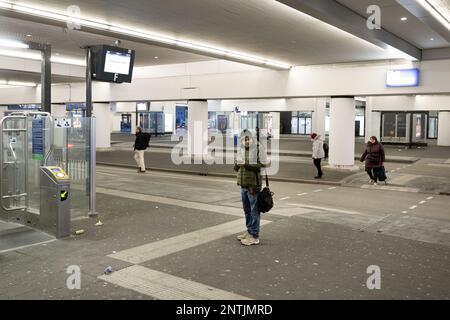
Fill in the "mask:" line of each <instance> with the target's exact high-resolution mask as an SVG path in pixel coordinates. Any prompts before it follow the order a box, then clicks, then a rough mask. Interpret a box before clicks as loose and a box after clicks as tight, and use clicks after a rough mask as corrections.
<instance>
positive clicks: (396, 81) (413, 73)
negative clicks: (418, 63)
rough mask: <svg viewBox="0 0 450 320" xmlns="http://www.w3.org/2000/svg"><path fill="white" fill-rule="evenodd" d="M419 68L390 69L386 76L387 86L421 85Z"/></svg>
mask: <svg viewBox="0 0 450 320" xmlns="http://www.w3.org/2000/svg"><path fill="white" fill-rule="evenodd" d="M419 74H420V71H419V69H417V68H415V69H399V70H389V71H388V72H387V77H386V86H387V87H390V88H393V87H417V86H418V85H419Z"/></svg>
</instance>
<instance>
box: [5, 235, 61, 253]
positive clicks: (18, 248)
mask: <svg viewBox="0 0 450 320" xmlns="http://www.w3.org/2000/svg"><path fill="white" fill-rule="evenodd" d="M53 241H56V239H50V240H46V241H42V242H38V243H32V244H27V245H25V246H20V247H15V248H11V249H6V250H2V251H0V254H1V253H6V252H10V251H16V250H21V249H26V248H30V247H34V246H38V245H40V244H46V243H50V242H53Z"/></svg>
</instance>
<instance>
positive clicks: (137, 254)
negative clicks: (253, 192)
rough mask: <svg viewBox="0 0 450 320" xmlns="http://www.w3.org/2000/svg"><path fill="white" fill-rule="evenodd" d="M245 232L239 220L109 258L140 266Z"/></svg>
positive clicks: (116, 254) (241, 220) (241, 221)
mask: <svg viewBox="0 0 450 320" xmlns="http://www.w3.org/2000/svg"><path fill="white" fill-rule="evenodd" d="M268 223H271V221H267V220H261V226H263V225H266V224H268ZM243 230H245V223H244V220H243V219H239V220H234V221H231V222H227V223H224V224H220V225H217V226H213V227H209V228H205V229H201V230H198V231H193V232H189V233H185V234H182V235H179V236H176V237H172V238H168V239H164V240H161V241H156V242H152V243H148V244H144V245H142V246H138V247H134V248H130V249H126V250H123V251H120V252H117V253H114V254H110V255H108V257H111V258H115V259H119V260H123V261H127V262H130V263H134V264H139V263H143V262H145V261H149V260H152V259H156V258H159V257H163V256H166V255H169V254H172V253H175V252H179V251H182V250H186V249H189V248H192V247H196V246H199V245H202V244H205V243H208V242H211V241H214V240H217V239H220V238H225V237H229V236H231V235H235V234H237V233H239V232H242V231H243Z"/></svg>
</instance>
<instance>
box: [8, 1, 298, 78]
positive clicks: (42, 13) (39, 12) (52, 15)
mask: <svg viewBox="0 0 450 320" xmlns="http://www.w3.org/2000/svg"><path fill="white" fill-rule="evenodd" d="M0 9H9V10H13V11H17V12H21V13H25V14H30V15H34V16H38V17H44V18H48V19H53V20H57V21H63V22H70V23H74V24H78V25H81V26H85V27H91V28H94V29H100V30H107V31H111V32H116V33H120V34H124V35H130V36H133V37H137V38H141V39H145V40H150V41H154V42H157V43H162V44H166V45H167V44H168V45H172V46H176V47H180V48H187V49H192V50H195V51H198V52H202V53H208V54H214V55H218V56H223V57H225V58H226V57H229V58H233V59H237V60H240V61H243V62H250V63H252V64H260V65H266V66H269V67H275V68H280V69H286V70H288V69H290V68H291V67H292V66H291V65H290V64H287V63H283V62H278V61H273V60H268V59H264V58H260V57H252V56H249V55H246V54H241V53H239V52H234V51H228V50H223V49H218V48H213V47H210V46H205V45H200V44H195V43H190V42H186V41H181V40H177V39H172V38H169V37H163V36H158V35H154V34H150V33H147V32H145V31H141V30H135V29H132V28H129V27H124V26H113V25H109V24H106V23H101V22H94V21H92V20H88V19H84V18H77V17H71V16H69V15H67V14H62V13H56V12H51V11H48V10H43V9H38V8H35V7H30V6H26V5H23V4H14V3H11V2H9V1H4V0H0Z"/></svg>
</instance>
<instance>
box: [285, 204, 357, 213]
mask: <svg viewBox="0 0 450 320" xmlns="http://www.w3.org/2000/svg"><path fill="white" fill-rule="evenodd" d="M288 205H290V206H296V207H301V208H305V209H315V210H321V211H330V212H336V213H345V214H361V213H360V212H356V211H351V210H341V209H336V208H329V207H318V206H310V205H308V204H299V203H288Z"/></svg>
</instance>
